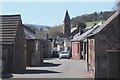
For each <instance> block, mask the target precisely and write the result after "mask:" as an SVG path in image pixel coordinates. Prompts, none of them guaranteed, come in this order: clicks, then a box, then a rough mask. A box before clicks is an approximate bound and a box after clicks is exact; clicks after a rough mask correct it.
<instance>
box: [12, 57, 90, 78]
mask: <svg viewBox="0 0 120 80" xmlns="http://www.w3.org/2000/svg"><path fill="white" fill-rule="evenodd" d="M89 76H90V75H89V73H88V72H87V69H86V61H83V60H73V59H61V60H59V59H58V58H54V59H46V60H44V64H43V65H41V66H38V67H27V71H26V72H25V73H19V74H13V77H12V78H89Z"/></svg>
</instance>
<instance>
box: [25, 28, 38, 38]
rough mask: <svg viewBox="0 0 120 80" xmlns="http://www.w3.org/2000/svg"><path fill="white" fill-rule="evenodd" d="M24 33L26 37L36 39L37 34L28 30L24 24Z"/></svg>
mask: <svg viewBox="0 0 120 80" xmlns="http://www.w3.org/2000/svg"><path fill="white" fill-rule="evenodd" d="M24 33H25V38H26V39H37V36H36V35H35V34H34V33H33V32H32V31H30V30H29V29H28V28H27V27H26V26H24Z"/></svg>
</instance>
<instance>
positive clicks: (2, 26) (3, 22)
mask: <svg viewBox="0 0 120 80" xmlns="http://www.w3.org/2000/svg"><path fill="white" fill-rule="evenodd" d="M20 20H21V16H20V15H0V44H13V42H14V40H15V36H16V31H17V28H18V25H19V22H20Z"/></svg>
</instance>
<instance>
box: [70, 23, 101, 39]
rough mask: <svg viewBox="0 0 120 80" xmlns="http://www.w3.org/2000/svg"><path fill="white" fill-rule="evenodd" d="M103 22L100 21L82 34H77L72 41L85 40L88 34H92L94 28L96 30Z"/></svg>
mask: <svg viewBox="0 0 120 80" xmlns="http://www.w3.org/2000/svg"><path fill="white" fill-rule="evenodd" d="M101 24H102V22H100V23H98V24H97V25H95V26H94V27H93V28H91V29H90V30H88V31H86V32H85V33H83V34H82V35H79V34H77V35H76V36H75V37H74V38H73V39H72V40H71V41H83V40H85V39H86V38H87V36H88V35H89V34H91V33H92V32H93V31H94V30H96V29H97V28H98V27H100V26H101Z"/></svg>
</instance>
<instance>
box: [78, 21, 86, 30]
mask: <svg viewBox="0 0 120 80" xmlns="http://www.w3.org/2000/svg"><path fill="white" fill-rule="evenodd" d="M77 27H78V29H80V28H81V29H84V28H86V24H85V23H84V22H79V23H78V25H77Z"/></svg>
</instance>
